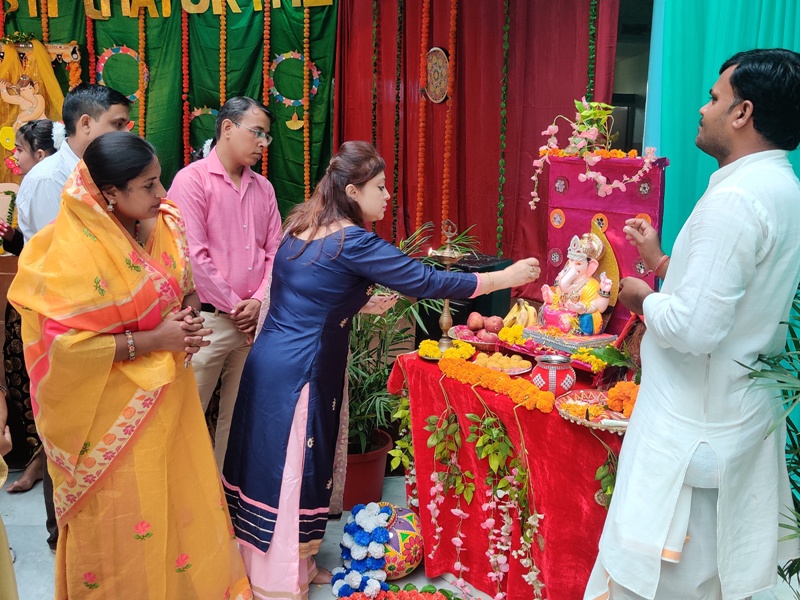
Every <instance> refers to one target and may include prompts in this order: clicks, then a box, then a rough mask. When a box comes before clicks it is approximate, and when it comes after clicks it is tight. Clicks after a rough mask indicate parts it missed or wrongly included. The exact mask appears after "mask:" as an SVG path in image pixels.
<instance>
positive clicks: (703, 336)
mask: <svg viewBox="0 0 800 600" xmlns="http://www.w3.org/2000/svg"><path fill="white" fill-rule="evenodd" d="M700 114H701V116H702V118H701V119H700V127H699V130H698V134H697V139H696V144H697V146H698V147H699V148H700V149H701V150H703V151H704V152H706V153H707V154H709V155H711V156H712V157H714V158H716V159H717V161H718V163H719V167H720V168H719V170H718V171H716V172H715V173H714V174H713V175H712V176H711V180H710V182H709V186H708V189H707V190H706V192H705V194H704V195H703V197H702V198H700V200H699V201H698V203H697V205H696V206H695V208H694V210H693V212H692V214H691V215H690V216H689V219H688V220H687V222H686V224H685V225H684V227H683V228H682V230H681V232H680V234H679V235H678V238H677V239H676V241H675V245H674V248H673V254H672V257H671V259H669V260H668V259H667V257H666V256H665V255H664V253H663V252H662V251H661V248H660V242H659V240H658V235H657V233H656V232H655V230H654V229H653V228H652V227H650V226H649V225H648V224H647V223H646V222H644V221H642V220H641V219H631V220H629V221H628V222H627V224H626V227H625V233H626V235H627V237H628V239H629V240H630V241H631V243H633V244H634V245H636V246H638V248H639V251H640V254H641V257H642V260H643V261H644V264H645V265H646V266H648V267H651V268H656V269H657V270H659V273H658V275H659V276H662V277H664V284H663V287H662V289H661V291H660V292H659V293H655V292H653V290H651V289H650V288H649V286H648V285H647V284H646V283H645V282H644V281H642V280H641V279H636V278H625V279H623V280H622V282H621V290H620V294H619V301H620V302H622V303H623V305H625V307H627V308H629V309H630V310H631V311H633V312H635V313H637V314H640V315H644V317H645V322H646V324H647V333H646V334H645V336H644V338H643V340H642V347H641V357H642V367H643V372H642V384H641V388H640V391H639V396H638V399H637V402H636V408H635V410H634V411H633V415H632V417H631V421H630V425H629V427H628V431H627V433H626V436H625V441H624V443H623V446H622V452H621V453H620V460H619V468H618V471H617V479H616V486H615V488H614V496H613V499H612V502H611V506H610V509H609V513H608V518H607V519H606V523H605V528H604V530H603V535H602V537H601V539H600V553H599V556H598V559H597V563H596V564H595V568H594V571H593V572H592V576H591V578H590V581H589V584H588V587H587V590H586V595H585V598H591V599H594V598H610V599H611V600H620V599H625V600H629V599H635V600H638V599H640V598H647V599H653V598H656V599H659V600H660V599H670V600H672V599H680V600H692V599H698V600H699V599H703V600H708V599H717V598H723V597H724V598H726V599H728V598H729V599H731V600H740V599H742V598H749V597H750V596H752V595H753V594H755V593H757V592H760V591H764V590H768V589H770V588H772V587H773V586H774V585H775V584H776V579H777V573H776V567H777V565H778V564H779V562H780V563H783V562H784V561H785V560H788V559H790V558H793V557H796V556H800V547H799V546H798V540H796V539H795V540H789V541H785V542H780V543H779V542H778V540H779V538H780V537H783V536H784V535H786V534H787V533H788V532H787V531H786V530H781V529H779V523H780V522H781V521H782V520H783V519H782V518H781V514H791V512H790V511H791V509H792V507H793V503H792V495H791V491H790V488H789V480H788V477H787V472H786V461H785V453H784V445H785V437H786V434H785V426H784V424H783V422H782V420H781V415H782V410H781V402H780V398H779V396H776V392H775V391H774V390H773V389H769V388H766V387H763V386H759V385H757V384H756V383H755V382H753V381H752V380H751V379H750V378H749V377H748V375H749V374H750V372H751V369H758V368H759V361H758V357H759V355H760V354H767V355H769V354H775V353H778V352H780V351H781V350H782V349H783V347H784V344H785V341H786V326H785V325H784V324H782V322H783V321H785V320H786V318H787V316H788V314H789V309H790V307H791V304H792V299H793V297H794V294H795V291H796V290H797V286H798V282H800V244H798V242H797V236H798V232H800V182H798V179H797V176H796V175H795V174H794V172H793V170H792V167H791V164H790V163H789V160H788V153H789V151H791V150H794V149H795V148H797V146H798V143H800V55H798V54H797V53H795V52H791V51H788V50H782V49H775V50H751V51H748V52H741V53H739V54H736V55H735V56H733V57H732V58H730V59H729V60H728V61H726V62H725V63H724V64H723V65H722V68H721V69H720V76H719V79H718V80H717V82H716V83H715V84H714V86H713V87H712V88H711V100H710V101H709V102H708V103H707V104H706V105H705V106H703V107H702V108H701V109H700ZM776 425H777V427H776ZM773 428H774V429H773Z"/></svg>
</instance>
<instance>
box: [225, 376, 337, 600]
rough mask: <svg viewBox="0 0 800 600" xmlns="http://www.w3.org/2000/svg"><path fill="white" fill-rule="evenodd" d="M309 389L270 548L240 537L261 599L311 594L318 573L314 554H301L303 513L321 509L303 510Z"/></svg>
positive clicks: (298, 599) (295, 599) (293, 434)
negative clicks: (264, 548) (267, 548)
mask: <svg viewBox="0 0 800 600" xmlns="http://www.w3.org/2000/svg"><path fill="white" fill-rule="evenodd" d="M308 390H309V385H308V384H306V385H305V386H303V389H302V390H301V391H300V398H298V400H297V408H295V412H294V419H293V420H292V429H291V431H290V433H289V444H288V446H287V448H286V464H285V465H284V468H283V480H282V481H281V495H280V500H279V508H280V510H279V511H278V519H277V521H276V523H275V533H274V534H273V536H272V541H271V542H270V545H269V550H267V552H266V553H262V552H261V551H259V550H257V549H256V548H254V547H253V546H251V545H250V544H248V543H246V542H243V541H242V540H238V542H239V544H240V550H241V553H242V558H243V560H244V566H245V569H246V570H247V575H248V577H249V578H250V586H251V588H252V590H253V594H254V597H255V598H256V599H257V600H262V599H265V598H270V599H272V598H286V599H290V600H302V599H305V598H308V586H309V584H310V583H311V580H312V579H313V578H314V576H315V575H316V574H317V566H316V563H315V562H314V558H313V557H311V556H309V557H308V558H301V548H300V537H299V532H300V513H301V512H304V513H308V512H319V511H301V510H300V491H301V489H302V483H303V466H304V464H303V463H304V458H305V447H306V445H305V440H306V423H307V421H308ZM325 510H327V508H326V509H325Z"/></svg>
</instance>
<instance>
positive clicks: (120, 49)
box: [97, 46, 150, 102]
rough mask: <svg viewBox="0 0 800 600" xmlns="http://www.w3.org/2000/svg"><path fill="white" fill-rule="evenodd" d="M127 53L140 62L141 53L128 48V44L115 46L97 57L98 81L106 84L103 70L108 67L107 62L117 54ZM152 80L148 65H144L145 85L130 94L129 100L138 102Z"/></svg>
mask: <svg viewBox="0 0 800 600" xmlns="http://www.w3.org/2000/svg"><path fill="white" fill-rule="evenodd" d="M123 54H125V55H127V56H130V57H131V58H132V59H133V60H135V61H136V62H137V63H138V62H139V53H138V52H136V50H134V49H132V48H128V47H127V46H113V47H111V48H109V49H108V50H106V51H105V52H103V53H102V54H101V55H100V57H99V58H98V59H97V83H99V84H100V85H105V84H106V83H105V80H104V79H103V70H104V69H105V68H106V62H108V59H109V58H111V57H112V56H117V55H123ZM149 82H150V70H149V69H148V68H147V65H146V64H145V66H144V87H143V88H138V89H137V90H136V91H135V92H134V93H132V94H128V100H130V101H131V102H136V101H137V100H139V98H141V96H142V94H143V93H144V91H145V90H146V89H147V84H148V83H149Z"/></svg>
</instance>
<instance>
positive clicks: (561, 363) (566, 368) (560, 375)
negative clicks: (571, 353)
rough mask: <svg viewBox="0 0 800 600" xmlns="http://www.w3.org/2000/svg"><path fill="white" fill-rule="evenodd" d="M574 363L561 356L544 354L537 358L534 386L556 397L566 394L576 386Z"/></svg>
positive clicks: (534, 370) (533, 376) (532, 376)
mask: <svg viewBox="0 0 800 600" xmlns="http://www.w3.org/2000/svg"><path fill="white" fill-rule="evenodd" d="M571 363H572V361H571V360H570V359H569V358H567V357H566V356H561V355H560V354H543V355H541V356H537V357H536V366H535V367H534V368H533V372H532V373H531V381H532V382H533V385H535V386H536V387H538V388H539V389H540V390H542V391H545V392H553V395H555V396H556V397H558V396H561V395H562V394H566V393H567V392H568V391H570V390H571V389H572V386H574V385H575V369H573V368H572V364H571Z"/></svg>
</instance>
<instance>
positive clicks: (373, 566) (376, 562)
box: [366, 556, 386, 571]
mask: <svg viewBox="0 0 800 600" xmlns="http://www.w3.org/2000/svg"><path fill="white" fill-rule="evenodd" d="M366 563H367V571H376V570H378V569H382V568H383V567H384V565H385V564H386V559H385V558H372V557H371V556H370V557H368V558H367V559H366Z"/></svg>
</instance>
